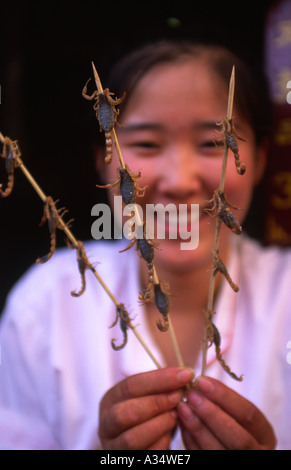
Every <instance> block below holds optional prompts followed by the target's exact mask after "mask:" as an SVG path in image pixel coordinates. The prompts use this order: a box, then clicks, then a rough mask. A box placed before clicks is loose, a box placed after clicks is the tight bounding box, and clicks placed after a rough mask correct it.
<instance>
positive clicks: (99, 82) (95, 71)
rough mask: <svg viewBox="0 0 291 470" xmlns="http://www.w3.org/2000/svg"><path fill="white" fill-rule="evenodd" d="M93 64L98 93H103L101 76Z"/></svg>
mask: <svg viewBox="0 0 291 470" xmlns="http://www.w3.org/2000/svg"><path fill="white" fill-rule="evenodd" d="M91 64H92V68H93V73H94V78H95V83H96V87H97V90H98V93H103V87H102V84H101V80H100V78H99V75H98V73H97V70H96V67H95V65H94V62H93V61H91Z"/></svg>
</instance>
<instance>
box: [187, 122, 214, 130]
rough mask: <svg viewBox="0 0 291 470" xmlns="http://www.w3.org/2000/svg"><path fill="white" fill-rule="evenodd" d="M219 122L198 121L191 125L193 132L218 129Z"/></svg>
mask: <svg viewBox="0 0 291 470" xmlns="http://www.w3.org/2000/svg"><path fill="white" fill-rule="evenodd" d="M219 122H220V121H200V122H197V123H195V124H194V125H193V129H194V130H207V129H218V128H219V127H220V126H219Z"/></svg>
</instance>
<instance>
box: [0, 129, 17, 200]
mask: <svg viewBox="0 0 291 470" xmlns="http://www.w3.org/2000/svg"><path fill="white" fill-rule="evenodd" d="M0 156H1V157H2V158H5V169H6V172H7V175H8V182H7V187H6V189H5V191H2V186H3V185H2V184H0V196H1V197H7V196H9V195H10V194H11V193H12V190H13V185H14V169H15V168H16V167H17V165H18V163H17V158H18V157H20V156H21V153H20V150H19V147H18V144H17V140H14V141H12V140H11V139H10V138H9V137H5V138H4V144H3V154H0Z"/></svg>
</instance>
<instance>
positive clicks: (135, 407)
mask: <svg viewBox="0 0 291 470" xmlns="http://www.w3.org/2000/svg"><path fill="white" fill-rule="evenodd" d="M182 397H183V391H182V389H180V390H175V391H174V392H171V393H169V394H159V395H150V396H146V397H140V398H132V399H130V400H126V401H122V402H120V403H115V404H114V405H113V406H111V407H110V408H109V409H108V411H107V412H106V413H103V414H102V416H101V419H100V430H101V434H102V435H103V436H106V437H107V438H111V439H112V438H115V437H116V436H118V435H119V434H121V433H122V432H124V431H125V430H127V429H129V428H132V427H134V426H137V425H139V424H141V423H144V422H146V421H148V420H150V419H152V418H153V417H155V416H158V415H160V414H163V413H165V412H167V411H171V410H173V409H174V408H175V407H176V406H177V405H178V403H179V402H180V401H181V400H182Z"/></svg>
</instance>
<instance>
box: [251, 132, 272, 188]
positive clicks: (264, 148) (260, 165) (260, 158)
mask: <svg viewBox="0 0 291 470" xmlns="http://www.w3.org/2000/svg"><path fill="white" fill-rule="evenodd" d="M269 148H270V141H269V139H267V138H266V139H264V141H263V142H262V143H261V144H260V145H259V146H258V148H257V155H256V167H255V179H254V182H255V185H257V184H259V182H260V181H261V179H262V178H263V176H264V173H265V169H266V164H267V155H268V153H269Z"/></svg>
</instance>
